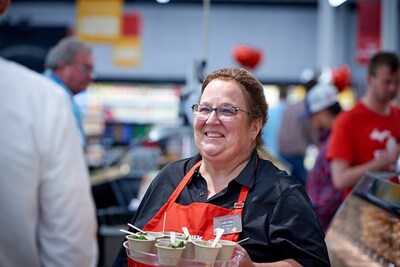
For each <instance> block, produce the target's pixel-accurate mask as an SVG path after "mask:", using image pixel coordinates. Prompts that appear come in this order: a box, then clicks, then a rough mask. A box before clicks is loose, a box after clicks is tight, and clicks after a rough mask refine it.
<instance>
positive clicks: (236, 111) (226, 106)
mask: <svg viewBox="0 0 400 267" xmlns="http://www.w3.org/2000/svg"><path fill="white" fill-rule="evenodd" d="M199 106H205V107H210V108H211V110H210V113H209V114H208V115H207V118H206V117H201V118H199V117H198V116H197V118H198V119H199V120H203V121H206V120H208V118H209V117H210V116H211V113H212V112H213V111H215V113H216V116H217V118H218V119H219V120H221V121H229V119H228V120H226V119H221V118H220V116H219V115H218V114H219V112H218V110H220V108H223V107H225V108H233V109H234V110H235V113H234V114H232V115H228V116H225V117H226V118H234V117H235V116H236V115H237V113H238V112H239V111H243V112H245V113H246V114H247V115H251V114H250V112H248V111H246V110H244V109H241V108H239V107H236V106H231V105H227V104H225V105H221V106H218V107H212V106H210V105H205V104H200V103H199V104H193V105H192V106H191V108H192V111H193V113H194V114H196V112H198V111H197V110H195V108H198V107H199Z"/></svg>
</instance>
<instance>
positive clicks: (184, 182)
mask: <svg viewBox="0 0 400 267" xmlns="http://www.w3.org/2000/svg"><path fill="white" fill-rule="evenodd" d="M192 109H193V113H194V114H193V116H194V124H193V130H194V139H195V144H196V147H197V149H198V152H199V153H198V154H197V155H195V156H193V157H190V158H186V159H181V160H178V161H176V162H173V163H170V164H168V165H166V166H165V167H164V168H163V169H162V170H161V171H160V172H159V173H158V175H157V176H156V177H155V179H154V180H153V182H152V183H151V185H150V187H149V189H148V190H147V192H146V194H145V196H144V197H143V199H142V201H141V203H140V205H139V207H138V209H137V211H136V213H135V215H134V217H133V219H132V224H133V225H135V226H136V227H139V228H142V229H144V230H146V231H162V230H165V231H175V232H181V230H182V227H183V226H186V227H188V228H189V229H188V230H189V232H190V233H191V234H197V235H200V236H202V237H203V240H210V239H212V238H214V237H215V236H214V230H215V229H216V228H219V227H224V228H223V229H224V230H225V232H224V235H223V236H222V239H226V240H232V241H238V240H241V239H243V238H247V237H249V238H250V239H249V240H247V241H246V242H243V243H242V244H241V245H243V247H242V246H240V245H237V249H238V250H240V251H241V252H243V253H244V255H245V256H244V260H243V261H242V262H241V264H240V266H241V267H244V266H278V265H279V266H310V267H311V266H313V267H315V266H330V264H329V256H328V252H327V248H326V245H325V241H324V232H323V230H322V228H321V226H320V224H319V222H318V219H317V216H316V214H315V212H314V210H313V208H312V203H311V202H310V200H309V198H308V197H307V193H306V192H305V189H304V187H303V186H302V185H301V184H299V183H298V182H297V181H296V180H295V178H294V177H293V176H289V175H288V174H287V173H286V172H284V171H281V170H279V169H278V168H277V167H275V166H274V165H273V164H272V163H271V162H270V161H268V160H264V159H263V158H261V157H260V156H259V155H260V154H261V152H262V150H263V141H262V127H263V126H264V124H265V123H266V121H267V117H268V105H267V102H266V100H265V96H264V89H263V86H262V84H261V83H260V82H259V81H258V80H257V79H256V78H254V77H253V76H252V75H251V73H249V72H248V71H247V70H244V69H241V68H224V69H220V70H216V71H214V72H212V73H210V74H209V75H207V77H206V78H205V80H204V82H203V84H202V93H201V97H200V102H199V103H197V104H194V105H193V106H192ZM164 216H166V217H164ZM233 217H235V218H237V219H236V220H234V221H235V223H234V225H233V224H231V225H229V223H228V224H226V225H225V226H222V225H218V223H217V222H218V221H221V220H222V221H223V220H224V218H225V219H228V218H231V219H230V220H231V221H232V218H233ZM164 218H166V220H165V224H164V223H163V221H164ZM214 219H217V220H216V224H214V223H213V220H214ZM225 221H226V222H228V221H227V220H225ZM132 230H133V231H135V230H134V229H132ZM129 261H131V260H129ZM126 265H127V254H126V250H125V248H124V247H123V246H121V249H120V251H119V253H118V256H117V258H116V260H115V261H114V264H113V266H114V267H115V266H126Z"/></svg>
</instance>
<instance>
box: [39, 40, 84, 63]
mask: <svg viewBox="0 0 400 267" xmlns="http://www.w3.org/2000/svg"><path fill="white" fill-rule="evenodd" d="M80 51H84V52H87V53H90V54H91V53H92V49H91V47H90V46H89V45H87V44H86V43H85V42H83V41H81V40H79V39H77V38H76V37H65V38H63V39H61V40H60V41H59V42H58V43H57V45H55V46H54V47H52V48H51V49H50V51H49V53H48V54H47V56H46V59H45V62H44V66H45V68H49V69H51V70H55V69H56V68H57V67H58V65H59V64H60V63H67V64H69V63H73V61H74V59H75V56H76V54H77V53H78V52H80Z"/></svg>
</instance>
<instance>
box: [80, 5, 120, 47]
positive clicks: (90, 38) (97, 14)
mask: <svg viewBox="0 0 400 267" xmlns="http://www.w3.org/2000/svg"><path fill="white" fill-rule="evenodd" d="M76 3H77V35H78V37H79V38H80V39H82V40H84V41H87V42H113V41H115V40H116V39H118V38H119V37H120V33H121V16H122V12H123V0H77V2H76Z"/></svg>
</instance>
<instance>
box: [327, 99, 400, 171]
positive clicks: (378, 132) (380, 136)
mask: <svg viewBox="0 0 400 267" xmlns="http://www.w3.org/2000/svg"><path fill="white" fill-rule="evenodd" d="M399 141H400V109H399V108H397V107H395V106H392V107H391V112H390V115H388V116H383V115H380V114H377V113H375V112H372V111H371V110H369V109H367V108H366V107H365V105H364V104H363V103H362V102H361V101H359V102H357V104H356V105H355V106H354V107H353V108H352V109H351V110H348V111H345V112H341V113H340V114H339V115H338V117H337V119H336V121H335V124H334V125H333V129H332V135H331V140H330V144H329V147H328V151H327V154H326V157H327V159H328V160H332V159H342V160H345V161H346V162H348V163H349V164H350V166H355V165H359V164H362V163H365V162H368V161H370V160H371V159H373V158H374V157H375V156H376V155H377V154H378V153H379V152H380V151H383V150H388V149H390V148H391V147H393V146H394V145H396V143H397V142H399Z"/></svg>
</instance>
